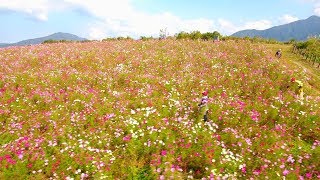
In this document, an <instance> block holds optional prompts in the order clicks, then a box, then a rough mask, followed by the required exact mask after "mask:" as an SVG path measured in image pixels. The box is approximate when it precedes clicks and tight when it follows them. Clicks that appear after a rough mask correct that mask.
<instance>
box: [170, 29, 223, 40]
mask: <svg viewBox="0 0 320 180" xmlns="http://www.w3.org/2000/svg"><path fill="white" fill-rule="evenodd" d="M175 37H176V38H177V39H192V40H197V39H202V40H217V39H220V38H221V37H222V35H221V34H220V33H219V32H218V31H214V32H206V33H201V32H200V31H192V32H190V33H187V32H184V31H182V32H180V33H178V34H176V35H175Z"/></svg>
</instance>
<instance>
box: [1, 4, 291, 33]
mask: <svg viewBox="0 0 320 180" xmlns="http://www.w3.org/2000/svg"><path fill="white" fill-rule="evenodd" d="M132 1H133V0H117V1H111V0H105V1H103V0H90V1H88V0H55V1H54V2H53V1H50V0H28V1H26V0H0V9H7V10H12V11H18V12H22V13H24V14H27V15H29V16H31V17H34V18H37V19H39V20H42V21H45V20H48V14H49V13H50V12H52V11H63V10H81V11H80V12H86V13H87V14H89V15H90V16H92V17H93V20H92V22H90V23H89V24H88V27H87V29H84V30H83V31H84V32H85V34H87V36H88V38H89V39H102V38H106V37H110V36H111V37H115V36H130V37H133V38H139V37H140V36H154V37H157V36H159V33H160V29H164V28H166V29H167V32H168V33H169V35H174V34H175V33H178V32H181V31H186V32H190V31H195V30H199V31H200V32H211V31H215V30H217V31H219V32H220V33H221V34H223V35H230V34H232V33H234V32H236V31H239V30H243V29H267V28H269V27H271V25H272V23H271V21H269V20H258V21H249V22H245V23H242V24H234V23H232V22H231V21H228V20H225V19H218V20H217V21H214V20H210V19H205V18H194V19H182V18H180V17H178V16H176V15H174V14H172V13H170V12H162V13H156V14H148V13H144V12H140V11H137V10H136V9H134V8H133V6H132V4H131V3H132ZM290 17H291V16H290ZM290 17H289V16H288V17H286V18H287V19H289V18H290ZM291 18H292V17H291Z"/></svg>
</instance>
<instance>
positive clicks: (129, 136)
mask: <svg viewBox="0 0 320 180" xmlns="http://www.w3.org/2000/svg"><path fill="white" fill-rule="evenodd" d="M122 140H123V141H126V142H128V141H130V140H131V134H129V135H126V136H125V137H123V138H122Z"/></svg>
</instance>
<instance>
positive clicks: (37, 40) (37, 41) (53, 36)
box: [0, 32, 87, 47]
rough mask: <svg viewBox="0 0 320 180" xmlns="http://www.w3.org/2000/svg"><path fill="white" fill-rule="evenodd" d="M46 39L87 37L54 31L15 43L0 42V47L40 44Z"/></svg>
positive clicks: (75, 39) (78, 39) (77, 39)
mask: <svg viewBox="0 0 320 180" xmlns="http://www.w3.org/2000/svg"><path fill="white" fill-rule="evenodd" d="M46 40H69V41H85V40H87V39H85V38H82V37H79V36H76V35H74V34H69V33H62V32H58V33H54V34H51V35H49V36H45V37H40V38H35V39H27V40H23V41H19V42H16V43H11V44H8V43H0V47H8V46H25V45H32V44H41V43H43V42H44V41H46Z"/></svg>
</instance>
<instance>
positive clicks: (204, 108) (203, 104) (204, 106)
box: [198, 90, 209, 122]
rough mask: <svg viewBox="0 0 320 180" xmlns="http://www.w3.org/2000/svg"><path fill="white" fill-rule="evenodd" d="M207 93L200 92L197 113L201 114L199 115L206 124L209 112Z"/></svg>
mask: <svg viewBox="0 0 320 180" xmlns="http://www.w3.org/2000/svg"><path fill="white" fill-rule="evenodd" d="M208 101H209V98H208V91H207V90H206V91H203V92H202V98H201V101H200V103H199V104H198V107H199V111H200V113H201V115H202V116H203V120H204V121H205V122H206V121H208V111H209V107H208Z"/></svg>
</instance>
